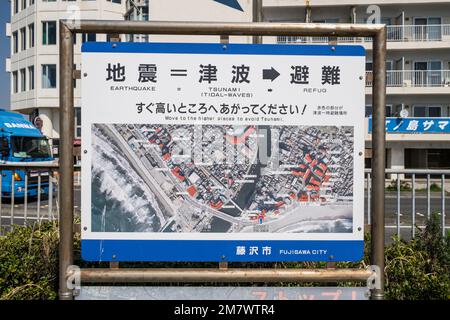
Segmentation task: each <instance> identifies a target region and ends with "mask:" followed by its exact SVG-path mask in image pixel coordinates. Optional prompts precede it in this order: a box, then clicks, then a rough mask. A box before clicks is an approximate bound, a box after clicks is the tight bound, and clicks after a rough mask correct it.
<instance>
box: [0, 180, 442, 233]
mask: <svg viewBox="0 0 450 320" xmlns="http://www.w3.org/2000/svg"><path fill="white" fill-rule="evenodd" d="M80 198H81V195H80V187H76V188H75V193H74V202H75V203H74V205H75V212H76V213H78V214H79V213H80V202H81V199H80ZM430 203H431V212H437V213H439V214H440V213H441V203H442V200H441V193H440V192H433V193H431V201H430ZM39 207H40V212H39V214H40V216H41V217H47V216H48V215H49V201H48V200H42V201H41V203H40V206H39ZM57 207H58V203H57V199H56V198H54V199H53V207H52V210H53V214H54V215H55V214H56V212H57ZM37 208H38V206H37V201H36V199H35V200H30V201H29V203H28V210H27V216H28V217H29V218H30V219H31V220H32V219H36V218H37V215H38V210H37ZM415 211H416V224H417V225H424V224H425V222H426V218H427V198H426V193H423V192H416V210H415ZM445 212H446V219H445V220H446V226H449V227H450V196H448V195H447V197H446V201H445ZM10 213H11V204H10V203H5V200H3V201H2V205H1V216H2V220H1V222H2V225H9V224H10V221H11V218H10ZM24 213H25V212H24V204H23V202H22V203H15V204H14V216H15V217H16V218H14V223H16V224H22V223H23V221H24V219H23V218H19V217H23V216H24ZM400 214H401V216H400V225H401V226H402V228H401V236H402V238H410V235H411V225H412V199H411V192H402V193H401V202H400ZM365 217H366V219H367V198H366V199H365ZM396 217H397V193H396V192H388V193H386V225H387V226H393V227H394V228H387V229H386V239H387V240H389V239H390V238H391V236H392V235H393V234H395V233H396V230H397V229H396V228H395V226H396V225H397V218H396ZM366 222H367V220H366Z"/></svg>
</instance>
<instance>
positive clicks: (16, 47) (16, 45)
mask: <svg viewBox="0 0 450 320" xmlns="http://www.w3.org/2000/svg"><path fill="white" fill-rule="evenodd" d="M12 47H13V53H17V52H18V51H19V39H18V36H17V31H14V32H13V45H12Z"/></svg>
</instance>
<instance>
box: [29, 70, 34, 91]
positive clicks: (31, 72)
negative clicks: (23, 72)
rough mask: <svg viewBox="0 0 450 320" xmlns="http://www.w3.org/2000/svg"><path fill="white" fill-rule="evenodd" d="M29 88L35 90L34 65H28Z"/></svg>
mask: <svg viewBox="0 0 450 320" xmlns="http://www.w3.org/2000/svg"><path fill="white" fill-rule="evenodd" d="M28 90H34V66H31V67H28Z"/></svg>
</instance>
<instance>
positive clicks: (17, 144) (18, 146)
mask: <svg viewBox="0 0 450 320" xmlns="http://www.w3.org/2000/svg"><path fill="white" fill-rule="evenodd" d="M11 146H12V154H13V157H17V158H49V157H51V156H52V155H51V152H50V145H49V144H48V141H47V139H45V138H36V137H11Z"/></svg>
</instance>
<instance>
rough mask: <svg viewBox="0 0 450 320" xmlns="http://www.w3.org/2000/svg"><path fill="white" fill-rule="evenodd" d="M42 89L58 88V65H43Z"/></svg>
mask: <svg viewBox="0 0 450 320" xmlns="http://www.w3.org/2000/svg"><path fill="white" fill-rule="evenodd" d="M42 88H43V89H53V88H56V64H43V65H42Z"/></svg>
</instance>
